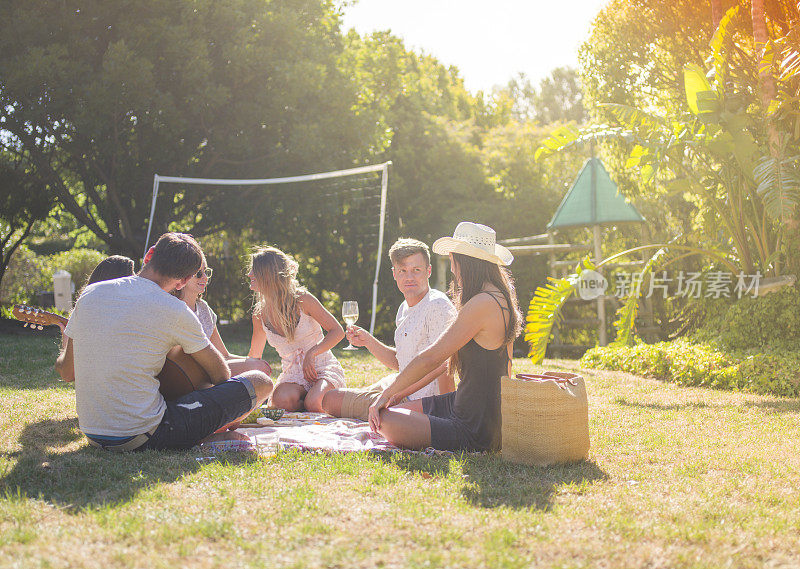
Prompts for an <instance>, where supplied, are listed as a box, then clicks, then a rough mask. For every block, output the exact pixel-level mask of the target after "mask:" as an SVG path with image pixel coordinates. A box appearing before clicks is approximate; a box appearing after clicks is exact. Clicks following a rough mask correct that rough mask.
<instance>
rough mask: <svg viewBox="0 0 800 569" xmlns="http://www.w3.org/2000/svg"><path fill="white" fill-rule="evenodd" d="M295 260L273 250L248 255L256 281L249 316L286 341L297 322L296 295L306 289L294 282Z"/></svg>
mask: <svg viewBox="0 0 800 569" xmlns="http://www.w3.org/2000/svg"><path fill="white" fill-rule="evenodd" d="M297 269H298V265H297V261H295V260H294V259H292V258H291V257H290V256H289V255H287V254H286V253H284V252H283V251H281V250H280V249H277V248H275V247H259V248H258V249H256V251H255V252H254V253H253V254H252V255H250V270H251V271H253V278H254V279H255V281H256V289H257V290H256V291H255V298H254V305H253V314H255V315H256V316H259V317H260V318H261V321H262V322H264V323H265V324H267V325H270V326H271V327H272V328H273V329H274V330H275V331H276V332H278V333H279V334H281V335H283V336H284V337H285V338H287V339H288V340H293V339H294V332H295V329H296V328H297V324H298V322H299V321H300V296H302V295H303V294H305V292H306V289H305V288H303V287H302V286H300V283H299V282H297Z"/></svg>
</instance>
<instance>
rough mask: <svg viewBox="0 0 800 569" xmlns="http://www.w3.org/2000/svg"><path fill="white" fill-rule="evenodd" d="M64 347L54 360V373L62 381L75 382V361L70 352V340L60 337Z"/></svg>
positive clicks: (67, 337)
mask: <svg viewBox="0 0 800 569" xmlns="http://www.w3.org/2000/svg"><path fill="white" fill-rule="evenodd" d="M62 339H63V340H64V346H63V347H62V348H61V352H60V353H59V354H58V357H57V358H56V372H58V375H60V376H61V379H63V380H64V381H75V359H74V357H73V351H72V338H70V337H69V336H62Z"/></svg>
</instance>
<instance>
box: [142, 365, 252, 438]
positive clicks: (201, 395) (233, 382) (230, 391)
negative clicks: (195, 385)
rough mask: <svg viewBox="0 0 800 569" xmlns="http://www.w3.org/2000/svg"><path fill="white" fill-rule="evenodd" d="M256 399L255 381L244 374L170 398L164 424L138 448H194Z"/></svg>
mask: <svg viewBox="0 0 800 569" xmlns="http://www.w3.org/2000/svg"><path fill="white" fill-rule="evenodd" d="M257 401H258V400H257V399H256V391H255V389H254V388H253V384H252V383H250V380H249V379H247V378H246V377H241V376H237V377H233V378H231V379H229V380H228V381H226V382H225V383H220V384H219V385H215V386H214V387H210V388H208V389H202V390H200V391H192V392H191V393H189V394H188V395H184V396H183V397H179V398H178V399H176V400H175V401H167V410H166V411H165V412H164V417H163V418H162V419H161V424H160V425H159V426H158V427H157V428H156V430H155V432H154V433H153V435H152V436H151V437H150V439H149V440H148V441H147V442H146V443H144V444H143V445H142V446H140V447H139V448H137V449H136V450H145V449H186V448H191V447H193V446H194V445H196V444H197V443H198V442H199V441H200V440H201V439H204V438H206V437H207V436H208V435H210V434H212V433H213V432H214V431H216V430H217V429H219V428H221V427H223V426H225V425H227V424H228V423H230V422H232V421H234V420H235V419H238V418H239V417H241V416H242V415H244V414H245V413H247V412H248V411H250V410H251V409H252V408H253V407H255V405H256V403H257Z"/></svg>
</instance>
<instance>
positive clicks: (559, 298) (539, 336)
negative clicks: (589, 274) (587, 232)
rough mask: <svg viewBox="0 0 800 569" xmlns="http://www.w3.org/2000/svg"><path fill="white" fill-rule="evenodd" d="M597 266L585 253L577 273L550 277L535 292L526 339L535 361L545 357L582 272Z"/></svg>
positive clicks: (538, 361) (526, 327)
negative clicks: (548, 345) (554, 329)
mask: <svg viewBox="0 0 800 569" xmlns="http://www.w3.org/2000/svg"><path fill="white" fill-rule="evenodd" d="M594 268H595V267H594V265H593V264H592V261H591V257H586V258H585V259H583V261H581V262H580V263H578V266H577V267H576V268H575V273H574V274H572V275H570V276H568V277H566V278H563V279H556V278H553V277H548V278H547V280H548V281H549V282H548V283H547V284H546V285H545V286H540V287H538V288H537V289H536V292H534V293H533V298H532V299H531V303H530V306H529V307H528V315H527V317H526V321H527V324H526V325H525V341H526V342H528V344H530V346H531V349H530V352H529V353H528V357H530V358H531V361H532V362H533V363H534V364H539V363H541V362H542V360H543V359H544V355H545V352H546V351H547V344H549V343H550V337H551V334H552V331H553V326H555V325H558V324H559V323H560V322H561V309H562V308H563V307H564V303H565V302H566V301H567V299H568V298H569V297H570V296H572V294H573V293H574V292H575V290H576V287H577V284H578V278H579V277H580V274H581V272H583V270H585V269H592V270H593V269H594Z"/></svg>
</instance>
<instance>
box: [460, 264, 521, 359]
mask: <svg viewBox="0 0 800 569" xmlns="http://www.w3.org/2000/svg"><path fill="white" fill-rule="evenodd" d="M451 255H453V261H454V262H455V265H456V267H458V275H457V276H456V278H454V279H453V282H452V283H450V290H449V293H450V298H452V299H453V304H455V306H456V309H457V310H461V307H462V306H464V305H465V304H467V302H469V300H470V299H471V298H472V297H473V296H475V295H476V294H478V293H480V292H481V291H482V290H483V287H484V286H485V285H486V283H491V284H493V285H494V286H495V287H497V288H498V290H499V291H500V292H501V293H502V295H503V298H505V299H506V304H507V305H508V308H509V317H508V319H507V321H506V333H505V337H504V338H503V346H502V347H505V346H507V345H508V344H509V343H511V342H513V341H514V339H515V338H516V337H517V336H519V334H520V332H521V331H522V314H521V313H520V311H519V306H518V304H517V293H516V291H515V290H514V278H513V277H512V276H511V272H510V271H509V270H508V269H507V268H505V267H501V266H500V265H497V264H495V263H491V262H489V261H484V260H483V259H476V258H475V257H470V256H468V255H462V254H461V253H451ZM448 366H449V368H450V370H452V371H458V372H459V373H460V372H461V364H460V362H459V359H458V352H456V353H455V354H453V355H452V356H451V357H450V361H449V363H448Z"/></svg>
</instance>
